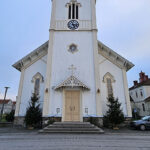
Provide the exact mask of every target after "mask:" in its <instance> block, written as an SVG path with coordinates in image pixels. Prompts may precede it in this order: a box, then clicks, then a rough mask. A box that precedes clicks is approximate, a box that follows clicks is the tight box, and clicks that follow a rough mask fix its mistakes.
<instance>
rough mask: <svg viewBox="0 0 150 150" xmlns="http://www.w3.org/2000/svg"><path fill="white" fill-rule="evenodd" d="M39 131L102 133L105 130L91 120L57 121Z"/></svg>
mask: <svg viewBox="0 0 150 150" xmlns="http://www.w3.org/2000/svg"><path fill="white" fill-rule="evenodd" d="M39 133H79V134H82V133H85V134H102V133H104V131H103V130H102V129H101V128H98V127H97V126H95V125H93V124H91V123H89V122H55V123H53V124H51V125H49V126H47V127H45V128H43V129H42V130H40V131H39Z"/></svg>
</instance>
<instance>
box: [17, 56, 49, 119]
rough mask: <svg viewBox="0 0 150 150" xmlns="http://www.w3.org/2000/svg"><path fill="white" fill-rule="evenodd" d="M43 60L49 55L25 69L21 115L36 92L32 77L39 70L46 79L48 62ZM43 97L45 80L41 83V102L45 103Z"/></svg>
mask: <svg viewBox="0 0 150 150" xmlns="http://www.w3.org/2000/svg"><path fill="white" fill-rule="evenodd" d="M43 60H44V61H46V60H47V56H44V57H42V58H41V59H40V60H38V61H36V62H35V63H33V64H32V65H31V66H29V67H28V68H26V69H25V75H24V81H23V89H22V95H21V104H20V111H19V116H24V115H25V113H26V108H27V106H28V104H29V101H30V98H31V96H32V93H33V92H34V83H32V82H31V80H32V77H33V76H34V75H35V74H36V73H37V72H39V73H41V75H42V76H43V77H44V79H45V74H46V63H45V62H44V61H43ZM43 99H44V82H43V83H40V99H39V102H40V103H41V105H42V104H43Z"/></svg>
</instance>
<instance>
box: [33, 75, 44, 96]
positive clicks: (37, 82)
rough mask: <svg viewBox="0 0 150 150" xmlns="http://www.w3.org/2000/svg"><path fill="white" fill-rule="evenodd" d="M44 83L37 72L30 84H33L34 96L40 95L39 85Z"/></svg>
mask: <svg viewBox="0 0 150 150" xmlns="http://www.w3.org/2000/svg"><path fill="white" fill-rule="evenodd" d="M41 82H44V78H43V76H42V75H41V74H40V73H39V72H38V73H36V74H35V75H34V76H33V78H32V83H34V93H35V94H36V95H39V94H40V83H41Z"/></svg>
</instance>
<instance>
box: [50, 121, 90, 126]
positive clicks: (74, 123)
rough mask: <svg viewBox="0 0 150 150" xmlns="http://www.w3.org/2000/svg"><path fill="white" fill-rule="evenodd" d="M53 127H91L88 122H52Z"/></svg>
mask: <svg viewBox="0 0 150 150" xmlns="http://www.w3.org/2000/svg"><path fill="white" fill-rule="evenodd" d="M53 125H91V123H89V122H54V123H53Z"/></svg>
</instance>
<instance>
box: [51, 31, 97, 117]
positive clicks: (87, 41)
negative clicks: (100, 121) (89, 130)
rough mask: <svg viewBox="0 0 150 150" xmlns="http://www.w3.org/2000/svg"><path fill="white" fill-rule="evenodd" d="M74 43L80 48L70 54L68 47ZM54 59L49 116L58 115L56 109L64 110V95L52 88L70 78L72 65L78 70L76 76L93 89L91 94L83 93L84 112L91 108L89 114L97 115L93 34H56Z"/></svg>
mask: <svg viewBox="0 0 150 150" xmlns="http://www.w3.org/2000/svg"><path fill="white" fill-rule="evenodd" d="M72 43H74V44H76V45H77V46H78V52H75V53H74V54H72V53H70V52H68V46H69V45H70V44H72ZM52 58H53V59H52V76H51V87H50V90H51V91H50V104H49V107H50V108H51V109H50V110H51V112H49V115H56V108H62V93H61V92H57V91H54V90H53V89H52V88H53V87H54V86H57V85H58V84H60V83H62V82H63V81H64V80H66V79H67V78H68V77H70V75H71V71H70V70H69V69H68V68H69V67H70V66H71V65H72V64H73V65H74V66H75V67H76V68H77V69H76V71H75V73H74V75H75V76H76V77H77V78H78V79H79V80H80V81H82V82H83V83H84V84H85V85H87V86H88V87H89V88H90V89H91V90H90V91H89V92H83V93H82V99H83V112H84V109H85V108H89V114H90V115H95V114H96V104H95V103H96V102H95V93H96V92H95V79H94V60H93V43H92V32H90V31H89V32H88V31H86V32H55V33H54V44H53V55H52ZM61 110H62V109H61ZM61 114H62V112H61V113H60V115H61ZM83 115H85V114H83Z"/></svg>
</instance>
